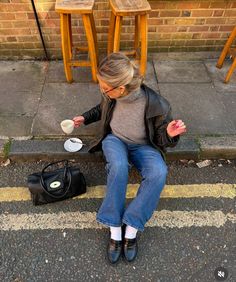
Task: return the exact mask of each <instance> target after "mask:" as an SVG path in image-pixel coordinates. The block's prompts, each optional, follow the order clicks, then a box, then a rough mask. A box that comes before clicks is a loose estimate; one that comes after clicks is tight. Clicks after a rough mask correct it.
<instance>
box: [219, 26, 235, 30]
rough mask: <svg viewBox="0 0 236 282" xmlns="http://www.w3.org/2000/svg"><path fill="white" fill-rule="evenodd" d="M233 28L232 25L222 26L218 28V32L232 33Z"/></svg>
mask: <svg viewBox="0 0 236 282" xmlns="http://www.w3.org/2000/svg"><path fill="white" fill-rule="evenodd" d="M233 28H234V26H233V25H223V26H220V31H230V32H231V31H232V30H233Z"/></svg>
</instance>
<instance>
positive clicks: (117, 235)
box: [110, 227, 121, 241]
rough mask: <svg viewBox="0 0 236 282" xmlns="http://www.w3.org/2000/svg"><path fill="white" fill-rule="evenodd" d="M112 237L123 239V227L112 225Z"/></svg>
mask: <svg viewBox="0 0 236 282" xmlns="http://www.w3.org/2000/svg"><path fill="white" fill-rule="evenodd" d="M110 231H111V239H113V240H116V241H121V227H110Z"/></svg>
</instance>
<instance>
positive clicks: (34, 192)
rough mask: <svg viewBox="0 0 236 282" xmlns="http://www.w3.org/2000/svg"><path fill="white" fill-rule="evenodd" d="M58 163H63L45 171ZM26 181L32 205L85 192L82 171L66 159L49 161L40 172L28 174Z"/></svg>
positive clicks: (59, 199)
mask: <svg viewBox="0 0 236 282" xmlns="http://www.w3.org/2000/svg"><path fill="white" fill-rule="evenodd" d="M59 163H64V167H63V168H59V169H56V170H51V171H46V169H48V168H49V167H51V166H53V165H55V164H59ZM27 183H28V188H29V190H30V193H31V198H32V201H33V204H34V205H43V204H47V203H52V202H57V201H62V200H65V199H68V198H73V197H75V196H78V195H81V194H83V193H86V182H85V178H84V175H83V173H82V172H81V171H80V169H79V168H78V167H75V166H69V161H67V160H63V161H58V162H54V163H50V164H48V165H47V166H45V167H44V168H43V169H42V171H41V172H36V173H33V174H30V175H29V176H28V180H27Z"/></svg>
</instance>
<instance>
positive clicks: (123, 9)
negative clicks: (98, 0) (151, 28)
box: [110, 0, 151, 16]
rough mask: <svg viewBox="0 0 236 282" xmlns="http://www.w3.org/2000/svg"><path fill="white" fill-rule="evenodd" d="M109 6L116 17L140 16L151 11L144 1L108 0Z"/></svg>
mask: <svg viewBox="0 0 236 282" xmlns="http://www.w3.org/2000/svg"><path fill="white" fill-rule="evenodd" d="M110 5H111V9H112V11H113V13H114V14H115V15H117V16H129V15H135V14H138V15H142V14H147V13H148V12H149V11H151V7H150V5H149V3H148V2H147V1H146V0H110Z"/></svg>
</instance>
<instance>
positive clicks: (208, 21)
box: [206, 18, 226, 25]
mask: <svg viewBox="0 0 236 282" xmlns="http://www.w3.org/2000/svg"><path fill="white" fill-rule="evenodd" d="M225 21H226V19H225V18H220V19H219V18H216V19H214V18H210V19H206V24H214V25H215V24H217V25H219V24H224V23H225Z"/></svg>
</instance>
